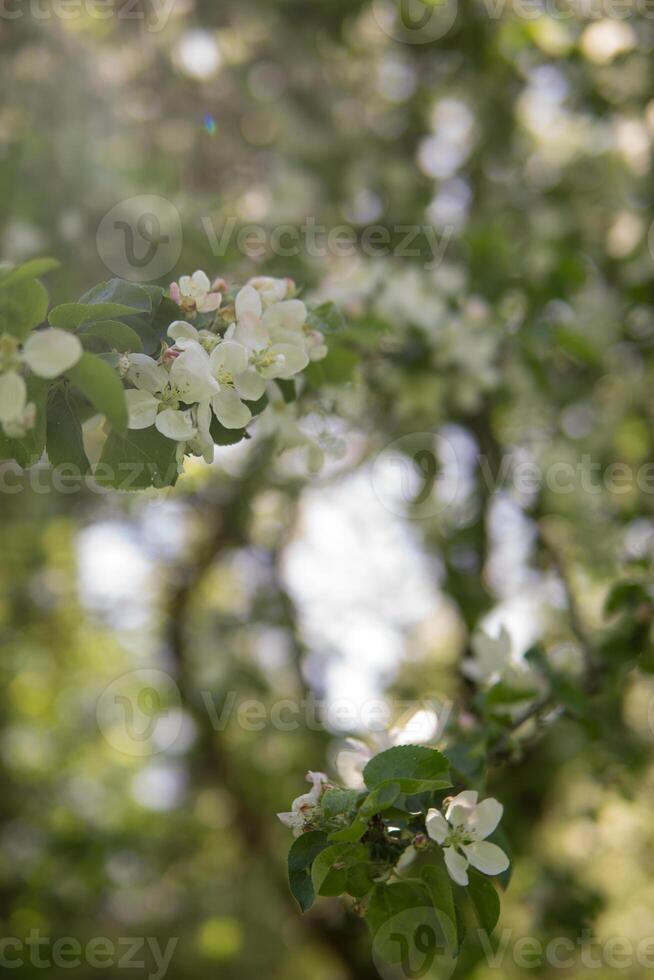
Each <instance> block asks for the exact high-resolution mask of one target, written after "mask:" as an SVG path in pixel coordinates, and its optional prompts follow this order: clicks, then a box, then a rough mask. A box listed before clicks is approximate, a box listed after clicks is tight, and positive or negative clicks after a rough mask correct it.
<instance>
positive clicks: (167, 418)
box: [154, 408, 198, 442]
mask: <svg viewBox="0 0 654 980" xmlns="http://www.w3.org/2000/svg"><path fill="white" fill-rule="evenodd" d="M154 424H155V425H156V427H157V429H158V430H159V432H160V433H161V435H162V436H166V438H167V439H173V440H175V442H185V441H186V440H188V439H192V438H193V437H194V436H195V435H196V433H197V431H198V430H197V429H196V427H195V426H194V425H193V420H192V419H191V413H190V411H187V412H178V411H176V410H175V409H174V408H166V409H164V411H163V412H159V414H158V415H157V417H156V419H155V423H154Z"/></svg>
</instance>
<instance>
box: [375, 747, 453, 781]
mask: <svg viewBox="0 0 654 980" xmlns="http://www.w3.org/2000/svg"><path fill="white" fill-rule="evenodd" d="M447 766H448V763H447V759H446V758H445V756H443V755H441V753H440V752H437V751H436V749H429V748H427V747H426V746H424V745H396V746H395V747H394V748H392V749H387V750H386V751H385V752H381V753H380V754H379V755H376V756H375V757H374V758H373V759H371V760H370V762H369V763H368V765H367V766H366V768H365V769H364V770H363V778H364V781H365V784H366V786H367V787H368V789H371V790H372V789H376V788H377V787H378V786H381V785H382V784H383V783H391V782H393V783H398V785H399V787H400V790H401V792H402V793H424V792H426V791H428V790H435V789H445V788H446V787H447V786H451V785H452V784H451V782H450V776H449V772H448V768H447Z"/></svg>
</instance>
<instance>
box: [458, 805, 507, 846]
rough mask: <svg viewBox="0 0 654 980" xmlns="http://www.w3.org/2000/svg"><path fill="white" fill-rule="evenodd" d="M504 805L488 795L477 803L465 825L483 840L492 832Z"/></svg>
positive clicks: (500, 816)
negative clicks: (487, 797)
mask: <svg viewBox="0 0 654 980" xmlns="http://www.w3.org/2000/svg"><path fill="white" fill-rule="evenodd" d="M503 813H504V807H503V806H502V804H501V803H500V802H499V801H498V800H494V799H493V798H492V797H489V799H487V800H482V801H481V803H478V804H477V806H476V807H475V808H474V810H473V811H472V813H471V814H470V816H469V818H468V820H467V826H468V827H470V829H471V830H474V831H475V833H476V834H477V836H478V837H479V838H480V839H481V840H483V839H484V838H485V837H488V835H489V834H492V833H493V831H494V830H495V828H496V827H497V825H498V823H499V822H500V820H501V819H502V814H503Z"/></svg>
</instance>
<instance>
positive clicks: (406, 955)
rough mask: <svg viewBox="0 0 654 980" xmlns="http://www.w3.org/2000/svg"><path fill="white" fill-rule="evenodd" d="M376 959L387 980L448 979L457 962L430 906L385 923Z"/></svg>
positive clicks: (376, 943)
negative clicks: (404, 979)
mask: <svg viewBox="0 0 654 980" xmlns="http://www.w3.org/2000/svg"><path fill="white" fill-rule="evenodd" d="M372 957H373V960H374V963H375V967H376V968H377V972H378V973H379V975H380V976H381V977H383V978H384V980H401V978H407V980H409V978H411V980H414V978H420V977H427V978H430V980H448V978H449V977H451V976H452V974H453V972H454V968H455V967H456V962H457V961H456V958H455V957H454V956H453V955H452V953H451V951H450V949H449V948H448V944H447V942H446V940H445V934H444V932H443V929H442V927H441V924H440V922H439V919H438V916H437V914H436V912H435V910H434V909H433V908H430V907H425V908H414V909H405V910H404V911H403V912H399V913H398V914H397V915H394V916H393V917H392V918H390V919H388V920H387V921H386V922H384V923H383V925H382V926H381V927H380V928H379V929H378V930H377V932H376V934H375V938H374V940H373V944H372Z"/></svg>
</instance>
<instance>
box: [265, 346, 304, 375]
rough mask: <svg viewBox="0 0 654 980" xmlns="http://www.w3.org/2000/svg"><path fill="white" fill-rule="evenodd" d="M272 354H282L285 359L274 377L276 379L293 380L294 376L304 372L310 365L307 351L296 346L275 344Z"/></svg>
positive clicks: (271, 349)
mask: <svg viewBox="0 0 654 980" xmlns="http://www.w3.org/2000/svg"><path fill="white" fill-rule="evenodd" d="M270 352H271V353H272V354H281V355H282V356H283V358H284V363H283V364H282V365H280V367H279V368H278V369H277V371H276V373H275V375H274V377H276V378H285V379H288V378H292V377H293V375H295V374H299V372H300V371H303V370H304V369H305V367H306V366H307V364H308V363H309V357H308V355H307V352H306V350H304V348H301V347H297V346H296V345H295V344H273V345H272V347H271V348H270Z"/></svg>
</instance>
